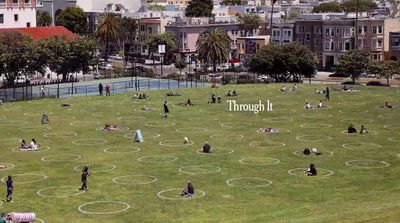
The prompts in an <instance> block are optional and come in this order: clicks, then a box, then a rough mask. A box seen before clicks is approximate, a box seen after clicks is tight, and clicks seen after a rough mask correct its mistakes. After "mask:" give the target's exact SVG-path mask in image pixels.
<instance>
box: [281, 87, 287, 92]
mask: <svg viewBox="0 0 400 223" xmlns="http://www.w3.org/2000/svg"><path fill="white" fill-rule="evenodd" d="M279 90H280V91H282V92H285V91H287V88H286V86H282V87H281V88H280V89H279Z"/></svg>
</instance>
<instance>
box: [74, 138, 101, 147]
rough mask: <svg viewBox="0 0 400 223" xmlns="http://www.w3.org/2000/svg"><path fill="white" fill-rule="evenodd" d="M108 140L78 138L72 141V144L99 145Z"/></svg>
mask: <svg viewBox="0 0 400 223" xmlns="http://www.w3.org/2000/svg"><path fill="white" fill-rule="evenodd" d="M107 142H108V141H107V140H106V139H78V140H74V141H72V144H74V145H77V146H91V145H100V144H106V143H107Z"/></svg>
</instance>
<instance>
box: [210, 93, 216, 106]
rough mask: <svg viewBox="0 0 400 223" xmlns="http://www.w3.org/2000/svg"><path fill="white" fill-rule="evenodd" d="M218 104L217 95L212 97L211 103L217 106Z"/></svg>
mask: <svg viewBox="0 0 400 223" xmlns="http://www.w3.org/2000/svg"><path fill="white" fill-rule="evenodd" d="M216 102H217V99H216V98H215V95H214V94H212V95H211V103H213V104H215V103H216Z"/></svg>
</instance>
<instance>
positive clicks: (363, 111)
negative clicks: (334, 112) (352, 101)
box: [339, 109, 369, 115]
mask: <svg viewBox="0 0 400 223" xmlns="http://www.w3.org/2000/svg"><path fill="white" fill-rule="evenodd" d="M339 112H340V113H344V114H351V115H353V114H359V113H368V112H369V111H368V110H366V109H351V110H350V111H345V110H339Z"/></svg>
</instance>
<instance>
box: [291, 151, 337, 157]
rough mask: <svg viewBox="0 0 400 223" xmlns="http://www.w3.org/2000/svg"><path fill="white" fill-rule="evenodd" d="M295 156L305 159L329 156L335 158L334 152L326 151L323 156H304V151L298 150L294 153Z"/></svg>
mask: <svg viewBox="0 0 400 223" xmlns="http://www.w3.org/2000/svg"><path fill="white" fill-rule="evenodd" d="M293 154H294V155H297V156H303V157H329V156H333V152H330V151H324V152H322V153H321V155H316V154H313V153H311V154H310V155H304V154H303V150H296V151H294V152H293Z"/></svg>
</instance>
